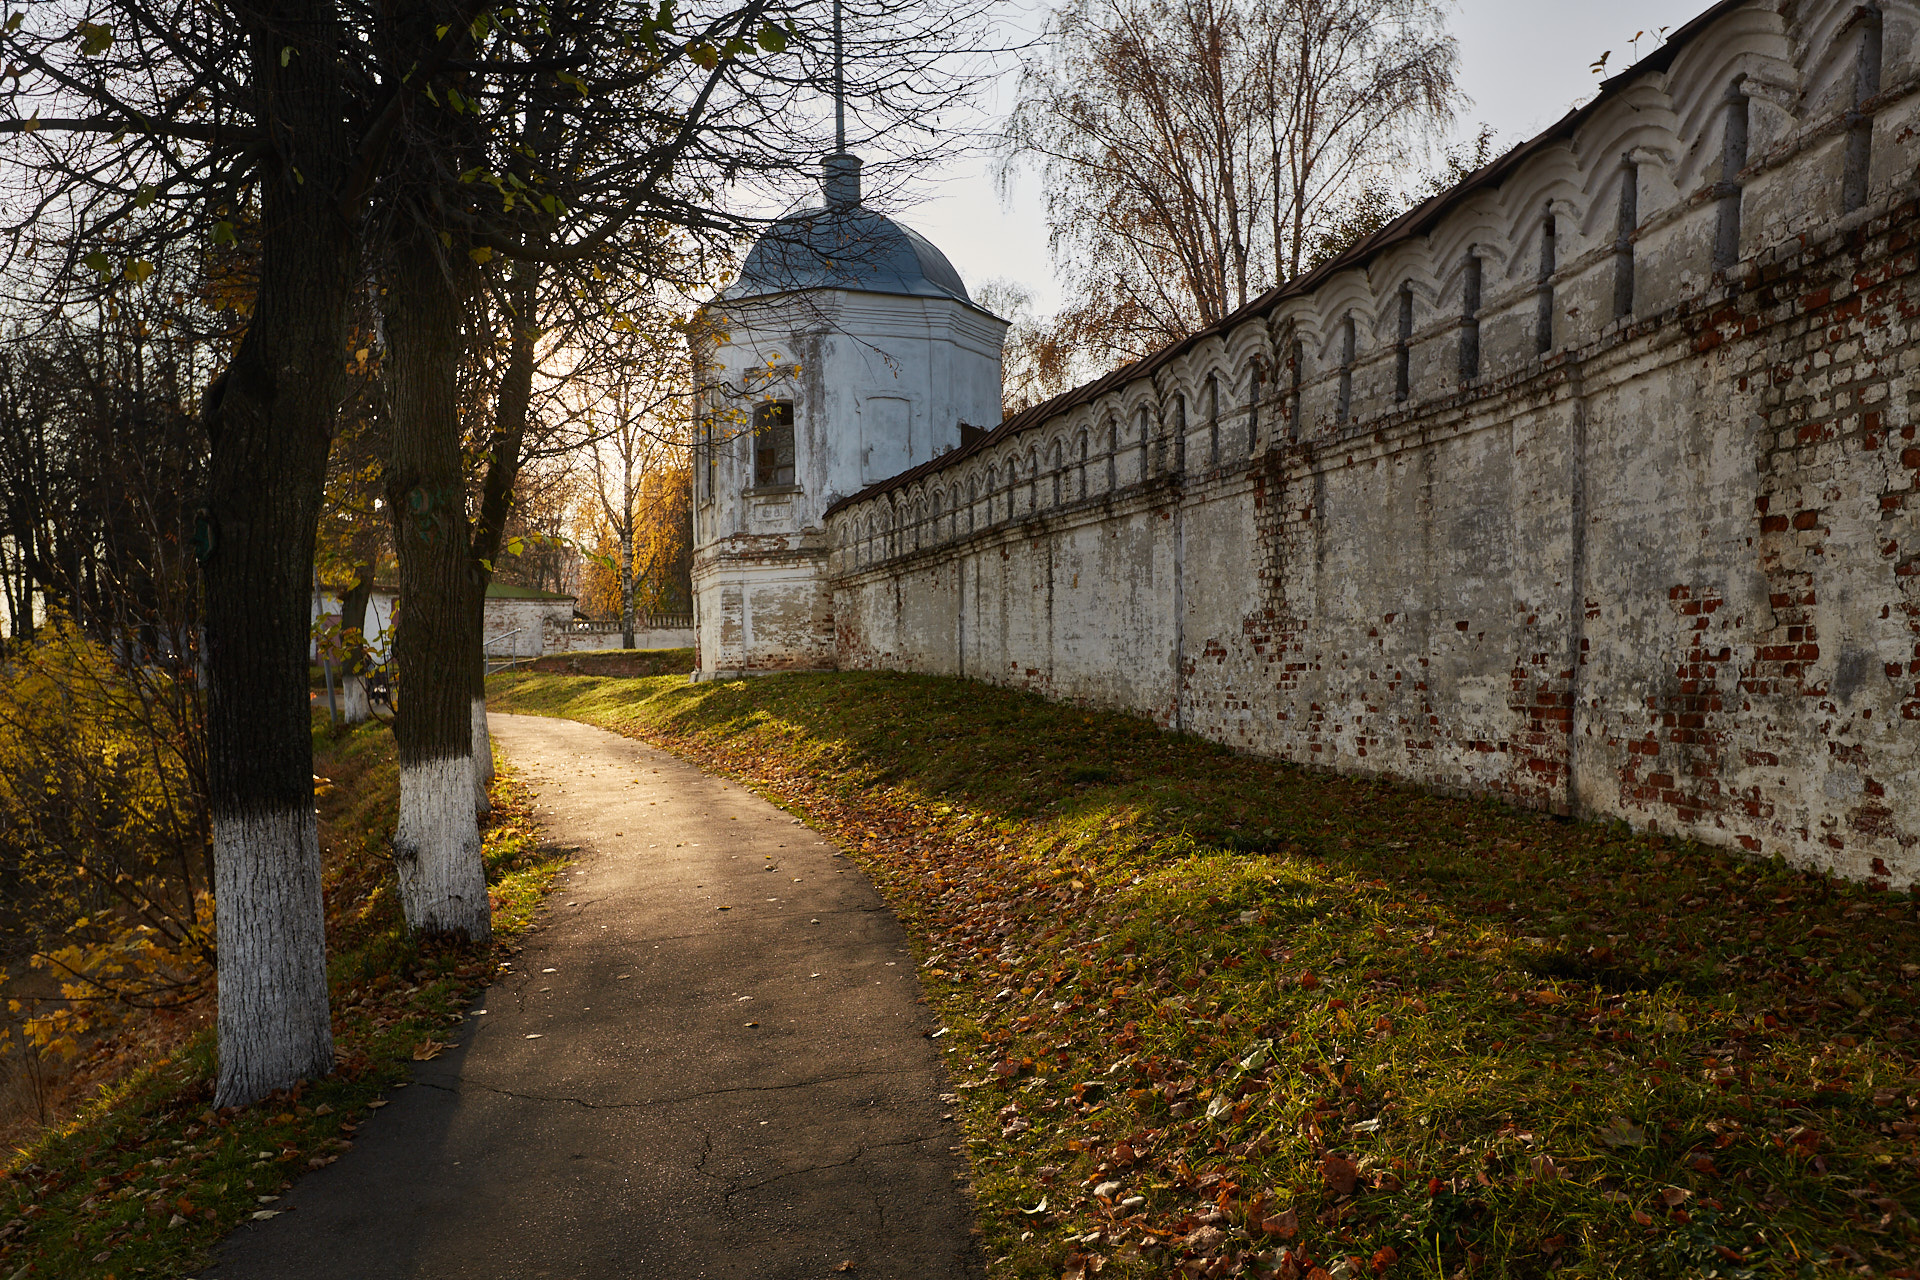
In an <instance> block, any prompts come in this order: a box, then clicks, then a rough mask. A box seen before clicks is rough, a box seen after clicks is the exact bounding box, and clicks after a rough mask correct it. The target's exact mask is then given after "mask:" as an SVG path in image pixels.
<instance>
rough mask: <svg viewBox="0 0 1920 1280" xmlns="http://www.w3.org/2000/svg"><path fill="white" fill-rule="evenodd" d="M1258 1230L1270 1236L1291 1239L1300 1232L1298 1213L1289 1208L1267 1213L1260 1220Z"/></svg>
mask: <svg viewBox="0 0 1920 1280" xmlns="http://www.w3.org/2000/svg"><path fill="white" fill-rule="evenodd" d="M1260 1230H1262V1231H1264V1232H1265V1233H1266V1234H1268V1235H1270V1236H1279V1237H1280V1238H1281V1239H1282V1240H1291V1239H1293V1238H1294V1237H1295V1236H1297V1235H1299V1234H1300V1215H1299V1214H1297V1213H1295V1212H1294V1211H1293V1210H1292V1209H1290V1208H1289V1209H1284V1210H1282V1211H1281V1212H1279V1213H1274V1214H1269V1215H1267V1216H1266V1217H1265V1218H1262V1219H1261V1220H1260Z"/></svg>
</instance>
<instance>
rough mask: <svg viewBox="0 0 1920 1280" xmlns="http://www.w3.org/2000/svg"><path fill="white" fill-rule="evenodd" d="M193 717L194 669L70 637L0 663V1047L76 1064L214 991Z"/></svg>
mask: <svg viewBox="0 0 1920 1280" xmlns="http://www.w3.org/2000/svg"><path fill="white" fill-rule="evenodd" d="M123 647H124V649H125V650H126V651H128V652H136V651H137V652H139V653H141V654H142V655H148V654H149V651H147V650H136V647H135V646H134V645H133V644H132V643H131V642H129V643H128V644H126V645H125V646H123ZM200 708H201V700H200V694H199V691H198V689H197V687H196V680H195V678H194V672H193V669H192V667H191V665H190V664H176V663H169V662H164V661H161V660H158V659H155V658H152V657H151V656H142V657H135V658H125V659H121V660H116V657H115V654H114V653H113V652H112V651H110V650H109V649H108V648H107V647H106V646H105V645H103V644H101V643H99V642H98V641H97V640H95V639H93V638H91V637H89V636H87V635H85V634H83V633H82V632H81V631H79V630H78V629H77V628H74V627H71V626H67V625H56V626H52V627H49V628H46V629H45V630H44V631H43V632H42V636H41V638H40V639H39V640H38V641H36V642H35V643H33V644H31V645H26V646H21V647H19V648H16V649H15V650H14V651H13V652H11V653H10V654H9V655H8V657H7V659H6V661H5V662H4V663H0V947H4V951H0V963H4V964H5V965H6V968H5V969H0V982H3V983H4V985H5V988H6V990H7V992H8V995H9V1000H8V1003H7V1006H6V1008H7V1015H8V1016H7V1017H6V1019H5V1020H4V1025H0V1049H8V1048H13V1047H16V1046H17V1045H24V1046H26V1047H30V1048H31V1049H32V1050H34V1051H36V1052H37V1053H39V1054H40V1055H42V1056H52V1057H71V1056H72V1055H73V1054H74V1053H76V1052H77V1051H78V1048H79V1046H80V1043H81V1041H82V1039H83V1038H84V1037H85V1036H87V1035H88V1034H89V1033H91V1032H96V1031H100V1030H104V1029H107V1028H109V1027H111V1026H112V1025H114V1024H115V1023H117V1022H118V1021H119V1020H121V1019H122V1018H124V1017H126V1016H127V1015H128V1014H129V1013H131V1012H133V1011H135V1010H138V1009H142V1008H151V1007H155V1006H157V1005H164V1004H172V1003H177V1002H181V1001H184V1000H189V999H192V998H193V997H194V996H196V995H197V994H199V993H200V992H201V991H202V990H203V989H204V987H205V985H206V983H207V982H208V981H209V979H210V978H211V975H212V964H213V900H212V895H211V887H212V885H211V875H210V871H211V865H210V853H209V848H210V846H209V840H208V818H207V806H206V799H205V797H206V789H205V786H204V778H205V773H204V761H205V751H204V742H205V735H204V731H203V724H202V719H201V711H200Z"/></svg>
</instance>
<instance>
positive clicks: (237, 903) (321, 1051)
mask: <svg viewBox="0 0 1920 1280" xmlns="http://www.w3.org/2000/svg"><path fill="white" fill-rule="evenodd" d="M213 865H214V883H215V885H216V886H217V896H216V899H215V908H214V920H215V925H214V927H215V930H216V934H217V937H218V944H219V954H220V968H219V974H218V982H219V1014H218V1017H219V1033H220V1076H219V1083H218V1085H217V1087H216V1089H215V1092H214V1098H213V1101H214V1105H215V1106H217V1107H235V1106H244V1105H246V1104H247V1103H250V1102H255V1101H258V1100H259V1099H260V1098H263V1097H265V1096H266V1095H267V1094H269V1093H272V1092H273V1091H274V1090H275V1089H284V1088H287V1087H289V1086H291V1085H292V1084H293V1083H294V1082H295V1081H298V1080H303V1079H317V1078H319V1077H321V1076H324V1075H326V1074H328V1073H329V1072H331V1071H332V1070H333V1025H332V1019H331V1017H330V1016H329V1014H328V1010H327V940H326V908H325V906H324V904H323V903H322V902H321V897H320V832H319V828H318V825H317V824H316V821H315V819H314V815H313V809H312V808H311V807H308V806H297V807H292V808H287V809H280V810H277V811H276V810H268V811H266V812H262V813H253V814H245V815H241V814H231V813H229V814H220V813H216V814H214V815H213Z"/></svg>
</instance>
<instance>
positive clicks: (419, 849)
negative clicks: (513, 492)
mask: <svg viewBox="0 0 1920 1280" xmlns="http://www.w3.org/2000/svg"><path fill="white" fill-rule="evenodd" d="M454 252H456V253H457V252H458V250H455V251H454ZM454 269H457V268H454ZM461 304H462V297H461V293H460V291H459V289H458V287H457V285H456V282H455V280H454V279H453V277H452V275H451V274H450V268H449V267H448V266H447V264H446V263H445V262H444V261H443V259H442V257H441V254H440V252H439V246H437V245H434V244H431V243H415V244H411V245H405V246H402V247H401V249H400V251H399V252H398V253H397V254H396V255H395V262H394V268H393V271H392V274H391V277H390V283H389V284H388V287H387V297H386V320H387V335H388V341H389V343H390V350H391V355H390V357H389V362H388V371H389V372H388V376H389V378H390V382H389V404H390V410H391V415H392V445H391V451H390V454H389V458H388V465H387V507H388V509H389V510H390V511H391V512H392V516H393V545H394V549H395V551H396V553H397V555H398V558H399V562H400V617H399V624H398V626H397V628H396V635H395V642H394V655H395V658H396V659H397V665H398V668H399V681H398V683H399V705H398V706H397V707H396V708H395V715H394V738H395V743H396V745H397V747H398V748H399V757H400V819H399V823H398V827H397V829H396V830H395V832H394V837H393V856H394V866H395V869H396V871H397V872H398V875H399V881H400V896H401V902H402V905H403V907H404V908H405V911H406V917H407V924H408V925H409V927H411V928H412V929H413V930H414V931H415V932H416V933H426V934H441V935H451V936H455V937H460V938H466V939H470V940H473V941H480V940H482V939H485V938H487V937H489V936H490V935H491V933H492V919H491V912H490V909H489V907H488V903H487V882H486V873H485V869H484V868H483V866H482V864H481V861H480V829H479V823H478V821H477V817H476V814H475V806H474V798H473V795H474V762H473V746H474V743H473V708H472V704H471V691H472V688H473V675H472V669H473V667H474V666H476V665H478V664H479V662H480V661H481V639H480V631H479V628H478V627H477V626H474V625H473V620H474V617H475V613H476V610H475V599H476V597H477V596H479V595H480V594H481V592H482V591H483V590H484V588H483V587H482V585H481V584H480V582H479V581H478V573H477V571H476V566H475V565H474V563H473V560H472V557H471V555H470V554H469V548H468V542H467V535H468V521H467V503H466V484H465V475H464V473H463V470H462V467H461V458H460V424H459V420H458V417H457V414H456V407H455V394H456V374H457V370H458V359H459V350H460V345H459V344H460V337H461V334H460V329H461V309H462V307H461Z"/></svg>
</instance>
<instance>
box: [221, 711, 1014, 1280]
mask: <svg viewBox="0 0 1920 1280" xmlns="http://www.w3.org/2000/svg"><path fill="white" fill-rule="evenodd" d="M490 719H491V724H492V730H493V733H494V735H495V737H496V739H497V740H498V741H499V743H500V744H501V747H502V749H503V750H504V751H505V752H506V753H507V755H508V756H509V757H510V758H511V759H512V761H513V763H514V764H515V765H516V766H517V767H518V768H519V770H520V771H521V774H522V776H523V777H524V778H525V779H526V781H527V782H529V783H530V784H531V785H532V786H533V787H534V789H535V790H536V791H538V792H539V793H540V817H541V821H542V824H543V826H544V827H545V828H546V831H547V833H548V836H549V838H551V839H552V840H554V841H556V842H558V843H560V844H562V845H579V846H580V853H579V854H578V860H577V862H576V863H575V865H574V866H573V867H571V868H569V870H568V871H567V872H566V873H563V875H562V878H561V882H560V884H559V885H558V886H556V888H555V890H554V893H553V896H552V898H551V899H550V901H549V905H548V908H547V911H546V914H545V918H544V920H543V922H542V927H540V928H539V929H538V930H536V931H535V932H533V933H531V934H530V935H529V936H528V939H527V943H526V948H525V951H524V952H523V953H522V955H521V956H520V957H519V959H518V960H517V961H516V963H515V965H514V970H515V972H514V973H513V975H512V976H511V977H509V978H507V979H505V980H503V981H501V982H500V983H498V984H496V985H495V986H494V987H492V988H491V989H490V990H489V991H487V992H486V994H485V995H484V997H482V998H481V999H479V1000H477V1001H475V1002H474V1004H473V1006H472V1008H473V1009H475V1010H479V1009H484V1010H486V1012H485V1013H484V1014H475V1015H474V1016H472V1017H471V1018H469V1020H468V1022H467V1024H466V1028H467V1034H466V1035H465V1036H463V1037H462V1039H461V1043H460V1044H459V1046H458V1048H457V1049H455V1050H452V1051H449V1052H448V1053H447V1054H446V1055H445V1056H443V1057H441V1058H439V1059H437V1060H435V1061H433V1062H430V1063H423V1064H421V1065H420V1067H419V1068H418V1069H417V1070H416V1072H415V1075H414V1083H413V1085H412V1086H410V1087H407V1088H402V1089H398V1090H395V1091H394V1092H393V1093H392V1094H391V1095H390V1097H391V1098H392V1105H390V1106H388V1107H386V1108H385V1109H383V1110H381V1111H378V1112H376V1113H374V1118H373V1119H371V1120H370V1121H369V1122H368V1123H367V1124H366V1125H365V1126H364V1127H363V1128H362V1130H361V1132H360V1137H359V1141H358V1142H357V1143H356V1145H355V1147H354V1149H353V1150H352V1151H350V1152H348V1153H346V1154H345V1155H344V1156H342V1157H341V1159H340V1160H339V1161H338V1162H337V1163H335V1164H333V1165H330V1166H328V1167H327V1168H325V1169H322V1170H319V1171H318V1172H315V1173H310V1174H308V1175H306V1176H305V1177H304V1178H302V1179H300V1180H299V1181H298V1182H297V1183H295V1185H294V1188H293V1190H292V1191H290V1192H288V1193H287V1194H286V1196H285V1197H284V1198H283V1200H282V1201H281V1203H280V1204H278V1205H276V1206H275V1207H276V1208H292V1209H294V1210H295V1212H291V1213H287V1214H284V1215H283V1216H281V1217H278V1218H274V1219H272V1220H270V1221H267V1222H262V1223H258V1224H249V1225H248V1226H246V1227H243V1228H242V1229H240V1230H239V1231H237V1232H236V1233H235V1234H234V1235H233V1236H231V1237H229V1238H228V1240H227V1241H226V1242H225V1243H224V1244H223V1245H222V1246H221V1248H220V1250H219V1251H218V1253H217V1255H216V1265H215V1266H214V1267H213V1268H212V1269H211V1270H209V1271H206V1272H203V1273H202V1275H203V1276H204V1277H206V1278H207V1280H215V1278H216V1277H217V1278H218V1280H308V1278H309V1277H312V1278H313V1280H320V1278H322V1277H324V1278H325V1280H340V1278H341V1277H354V1278H356V1280H387V1278H389V1277H392V1278H395V1280H398V1278H400V1277H406V1278H408V1280H429V1278H430V1280H456V1278H457V1280H469V1278H471V1280H481V1278H483V1277H485V1278H492V1277H500V1278H501V1280H506V1278H507V1277H512V1278H513V1280H526V1278H529V1277H555V1278H556V1280H557V1278H560V1277H568V1278H572V1277H645V1278H647V1280H652V1278H654V1277H659V1278H661V1280H667V1278H669V1277H671V1278H674V1280H678V1278H680V1277H713V1278H714V1280H731V1278H733V1277H739V1278H741V1280H747V1278H748V1277H751V1278H752V1280H786V1278H788V1277H792V1278H793V1280H801V1278H802V1277H805V1278H809V1280H813V1278H817V1280H831V1278H834V1277H839V1276H842V1275H846V1276H848V1277H849V1280H875V1278H877V1277H900V1278H901V1280H909V1278H911V1280H947V1278H948V1277H952V1278H953V1280H962V1278H964V1280H977V1277H979V1276H981V1275H983V1274H984V1267H983V1265H982V1262H981V1257H980V1251H979V1249H978V1247H977V1245H976V1244H975V1241H974V1238H973V1237H972V1234H971V1227H972V1218H971V1211H970V1209H969V1208H968V1206H967V1203H966V1201H965V1199H964V1197H963V1195H962V1194H961V1190H960V1186H961V1180H962V1178H963V1176H964V1166H963V1165H962V1163H961V1160H960V1157H959V1156H958V1154H956V1153H957V1150H958V1144H959V1142H960V1137H959V1129H958V1126H957V1125H956V1124H955V1123H954V1122H953V1121H952V1119H951V1118H950V1113H951V1111H952V1108H951V1106H948V1105H945V1104H943V1103H942V1101H941V1098H940V1094H941V1091H942V1090H943V1089H945V1088H946V1087H947V1084H946V1078H945V1073H944V1070H943V1068H942V1066H941V1064H940V1062H939V1060H938V1059H939V1055H938V1053H937V1051H936V1049H935V1046H934V1044H933V1043H932V1042H930V1041H929V1040H928V1039H927V1038H926V1037H927V1034H928V1032H930V1031H931V1030H933V1026H934V1024H933V1023H932V1022H931V1021H930V1015H929V1012H928V1010H927V1009H926V1007H925V1006H924V1005H922V1004H921V1003H919V987H918V983H917V981H916V979H915V975H914V967H913V959H912V956H911V955H910V954H909V952H908V950H907V942H906V936H905V934H904V933H903V932H902V931H901V928H900V925H899V923H898V922H897V921H896V920H895V919H894V918H893V916H892V914H891V913H890V912H889V911H888V910H887V909H886V907H885V906H884V905H883V904H882V902H881V900H880V897H879V895H878V894H877V893H876V892H875V891H874V889H873V886H872V885H871V884H869V883H868V881H867V879H866V877H865V876H863V875H862V874H861V873H860V872H859V871H858V870H857V869H856V868H855V867H853V866H852V865H851V864H850V863H849V862H847V861H846V860H845V859H843V858H842V857H840V856H839V853H838V851H837V850H836V849H835V848H834V846H833V845H832V844H830V843H829V842H828V841H827V840H826V839H825V838H823V837H822V836H820V835H818V834H816V833H815V832H813V831H811V830H809V829H808V828H807V827H804V826H802V825H800V823H799V822H798V821H797V820H796V819H794V818H792V817H789V816H788V815H787V814H786V813H784V812H783V811H781V810H780V809H777V808H775V807H774V806H773V805H771V804H768V803H767V802H766V801H764V800H761V799H759V798H758V797H756V796H754V795H753V794H752V793H750V792H748V791H746V790H744V789H742V788H741V787H739V786H738V785H737V784H734V783H732V782H730V781H728V780H726V779H722V778H718V777H714V776H712V775H710V774H706V773H703V772H702V771H701V770H699V769H698V768H696V767H695V766H693V765H690V764H688V763H686V762H685V761H682V760H679V759H677V758H676V757H674V756H670V755H668V754H666V753H665V752H662V751H658V750H656V749H654V748H651V747H648V746H645V745H643V744H641V743H638V742H634V741H632V740H630V739H627V738H622V737H620V736H618V735H616V734H612V733H608V732H606V731H605V730H601V729H596V728H593V727H591V726H588V725H582V724H578V723H575V722H573V721H568V720H556V719H546V718H542V717H536V716H508V715H494V716H492V717H491V718H490ZM768 855H771V857H769V856H768ZM721 907H727V908H729V909H728V910H725V911H722V910H720V908H721ZM752 1023H757V1024H758V1025H757V1026H751V1025H748V1024H752ZM845 1262H851V1263H853V1264H854V1269H853V1270H852V1271H851V1272H840V1271H836V1270H835V1269H836V1268H838V1267H839V1266H840V1265H841V1264H842V1263H845Z"/></svg>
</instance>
